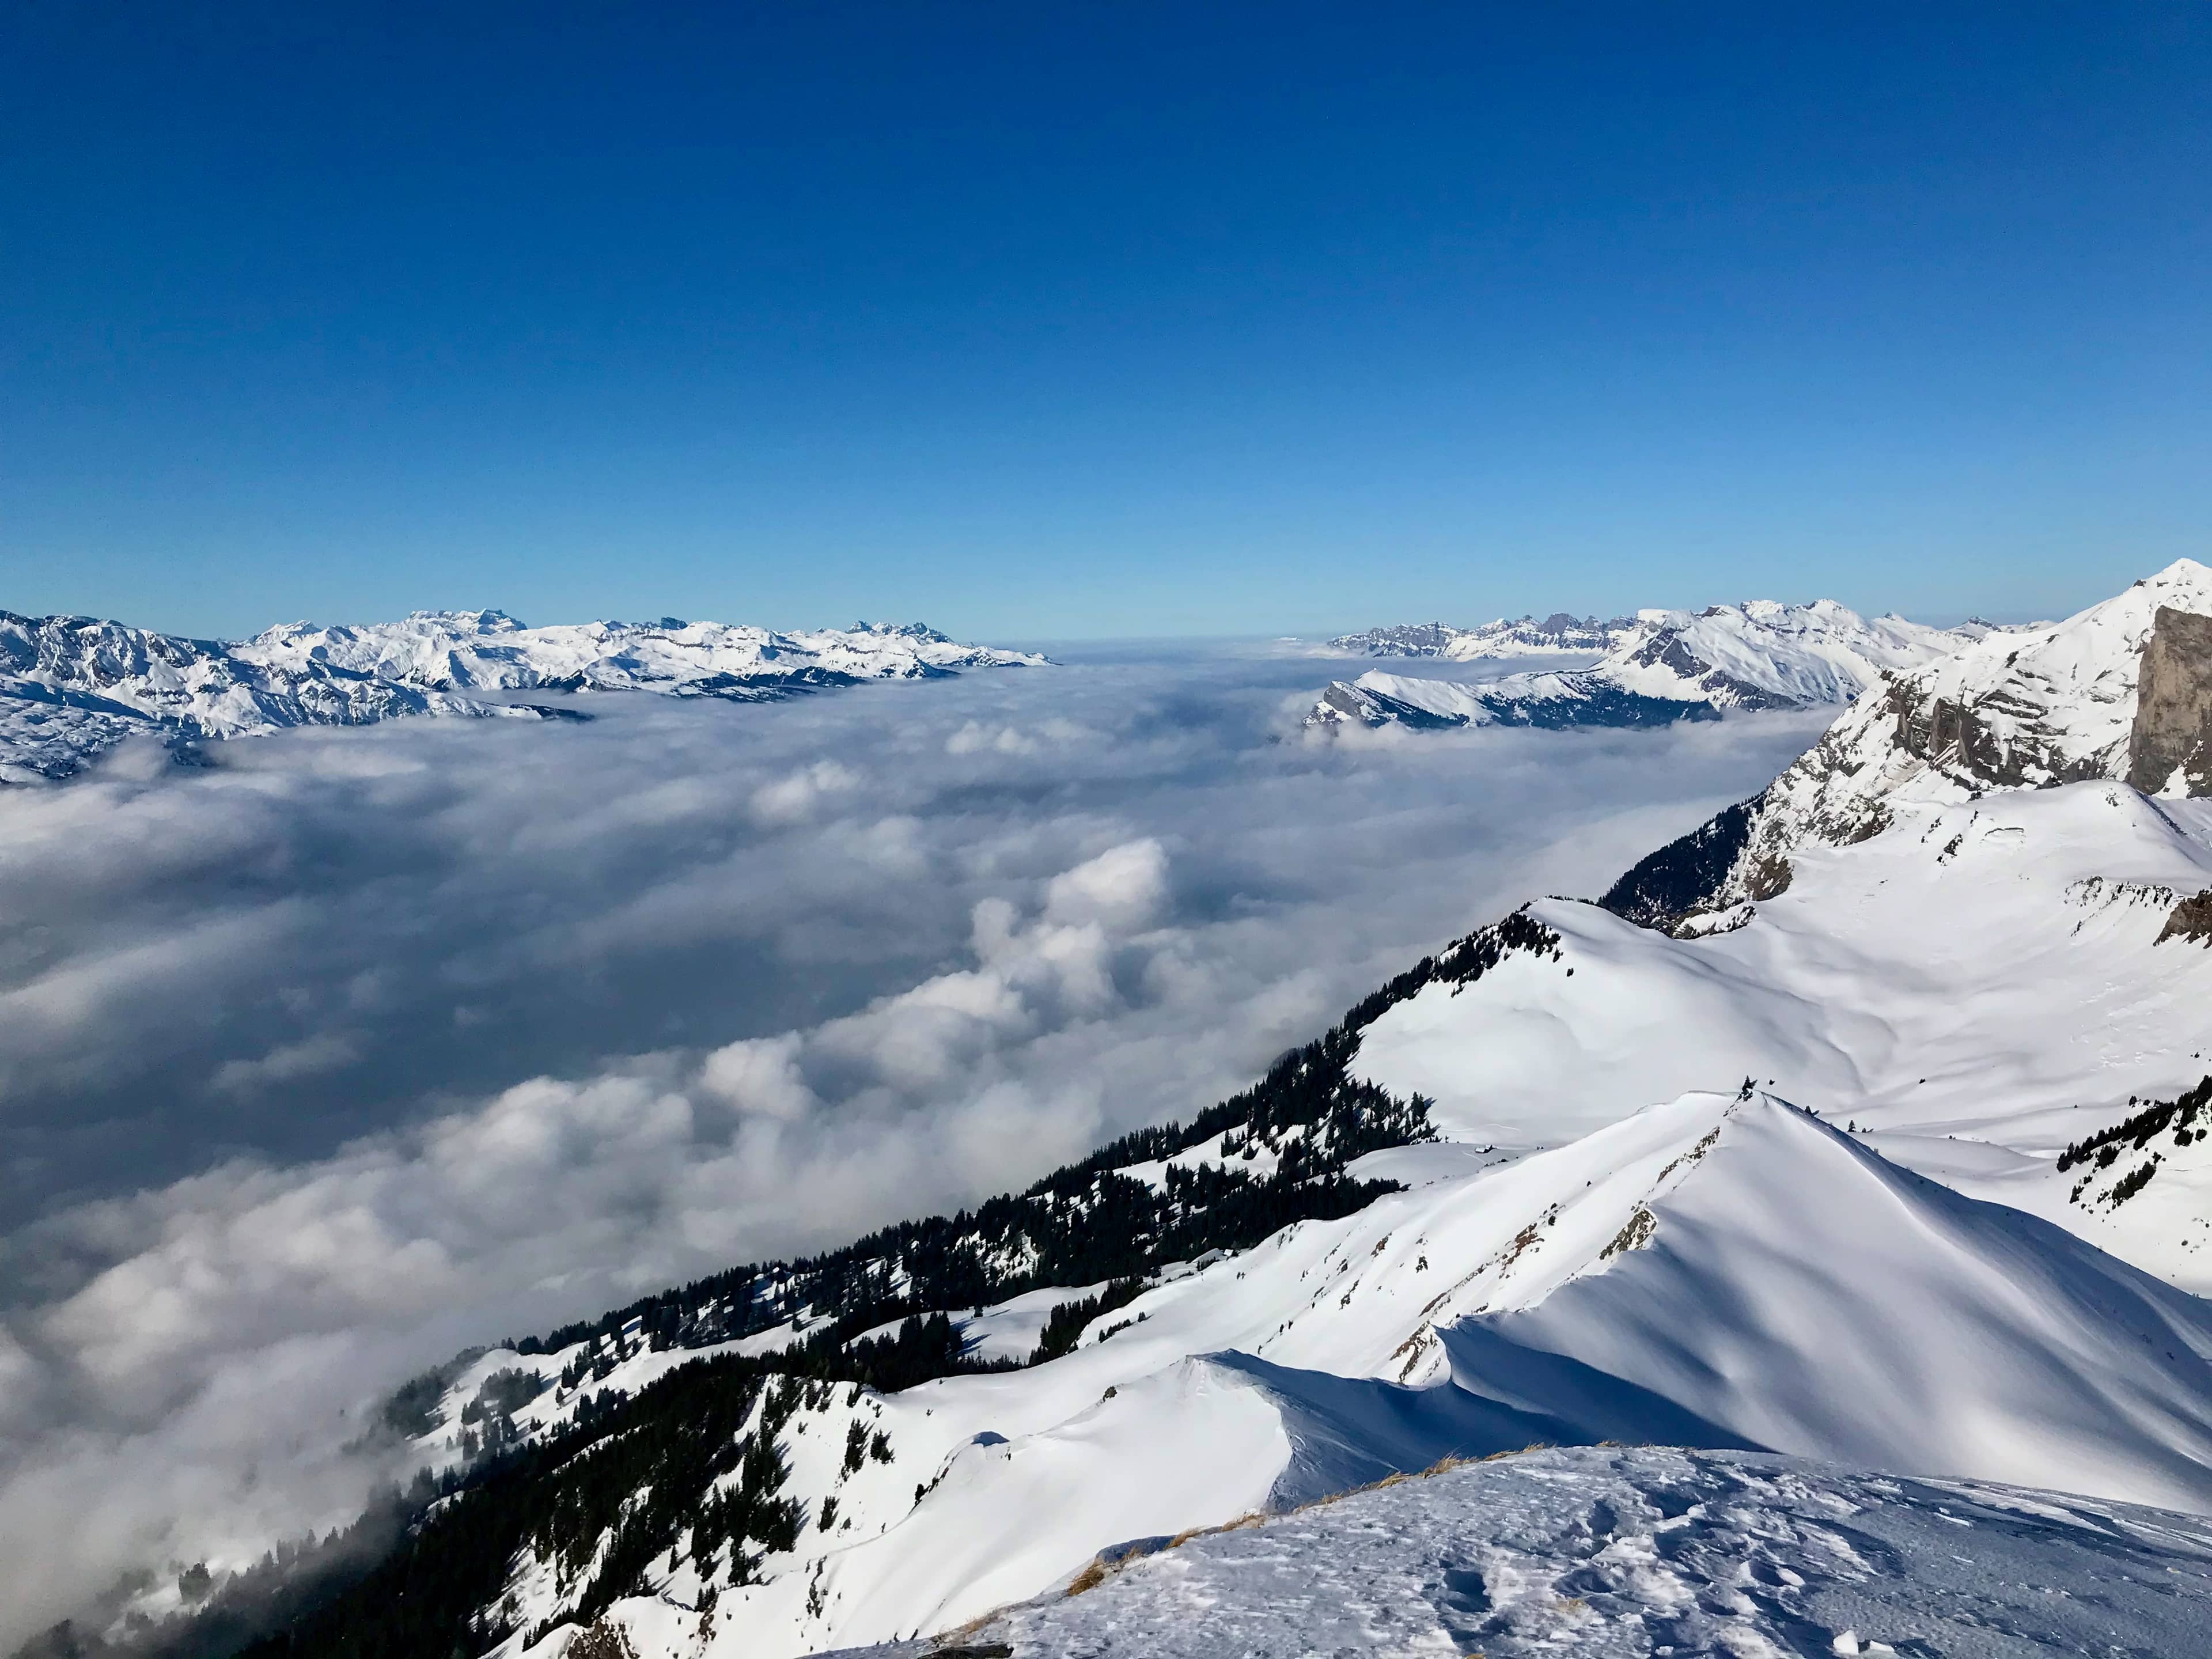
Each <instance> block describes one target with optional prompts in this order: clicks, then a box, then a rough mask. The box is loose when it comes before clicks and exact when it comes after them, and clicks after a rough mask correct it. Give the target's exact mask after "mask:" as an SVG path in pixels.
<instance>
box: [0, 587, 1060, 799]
mask: <svg viewBox="0 0 2212 1659" xmlns="http://www.w3.org/2000/svg"><path fill="white" fill-rule="evenodd" d="M1044 661H1045V659H1044V658H1042V657H1039V656H1033V655H1030V654H1029V653H1024V652H1019V651H1000V650H994V649H992V648H990V647H985V646H977V645H962V644H958V643H956V642H955V641H951V640H949V639H947V638H946V637H945V635H942V634H939V633H938V632H936V631H935V630H934V629H928V628H924V627H921V626H918V625H914V624H908V625H905V626H885V625H883V624H880V623H854V625H853V626H852V627H851V628H849V629H819V630H814V631H799V632H790V633H784V632H778V631H776V630H775V629H766V628H753V627H740V626H732V625H731V624H729V623H714V622H684V621H682V620H680V619H678V618H677V617H662V618H661V619H660V620H659V622H656V623H617V622H595V623H574V624H570V625H567V626H560V627H550V628H526V627H525V626H524V625H523V624H522V623H519V622H517V621H516V620H515V619H514V618H513V617H510V616H508V615H507V614H506V613H505V612H504V611H416V612H415V613H414V614H413V615H411V616H410V617H406V618H405V619H404V620H403V621H400V622H394V623H365V624H362V625H360V626H355V627H321V626H318V625H316V624H313V623H287V624H285V625H283V626H281V627H277V628H272V629H269V630H268V631H267V632H265V633H262V634H257V635H254V636H253V637H252V639H249V640H240V641H232V642H223V641H215V640H193V639H186V638H184V637H182V636H181V635H174V634H156V633H152V632H149V631H148V630H146V629H138V628H131V627H126V626H125V625H124V624H123V623H114V622H102V621H98V620H95V619H94V618H91V617H19V616H16V615H15V614H14V613H12V612H9V611H0V782H27V781H33V780H38V779H54V778H63V777H67V776H69V775H71V774H73V773H75V772H76V771H78V770H80V769H82V768H83V767H84V766H85V765H86V764H87V763H88V762H90V761H92V760H93V759H94V758H96V757H98V756H100V754H102V753H104V752H105V751H106V750H109V749H111V748H112V747H114V746H115V745H116V744H118V743H120V742H122V741H123V740H124V739H125V738H129V737H131V736H134V735H137V734H142V733H143V734H151V735H153V736H155V737H157V738H162V739H164V740H167V741H169V742H172V743H187V742H191V741H193V740H196V739H203V738H233V737H239V736H243V735H247V734H250V733H254V732H269V731H275V730H278V729H281V728H283V727H286V726H365V725H368V724H369V723H371V722H373V721H377V720H392V719H395V718H399V717H403V716H410V715H444V716H449V717H459V718H470V719H491V718H501V717H504V718H513V719H524V720H529V719H544V718H547V717H550V716H556V715H557V716H565V717H568V718H580V717H582V716H581V715H580V711H579V710H577V709H575V708H573V707H571V706H568V705H567V704H565V703H562V704H553V703H545V702H529V701H521V700H516V699H515V698H514V697H513V696H512V694H514V693H532V692H539V693H547V694H573V693H582V692H597V691H649V692H658V693H660V694H662V695H665V696H678V697H719V698H723V699H726V700H728V701H732V702H764V701H768V700H771V699H775V698H781V697H789V696H799V695H802V694H805V693H807V692H811V691H819V690H825V689H828V688H829V687H833V686H843V685H855V684H860V682H861V681H863V680H880V679H926V678H934V677H937V676H941V675H946V674H954V673H958V672H960V671H963V670H966V669H971V668H999V667H1027V666H1037V665H1042V664H1043V663H1044ZM501 694H508V695H506V696H502V695H501Z"/></svg>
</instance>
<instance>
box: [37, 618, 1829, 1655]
mask: <svg viewBox="0 0 2212 1659" xmlns="http://www.w3.org/2000/svg"><path fill="white" fill-rule="evenodd" d="M1311 673H1312V670H1311V665H1310V664H1304V665H1301V664H1298V663H1296V662H1285V661H1284V660H1282V659H1267V658H1264V657H1258V656H1240V655H1237V654H1234V653H1225V652H1216V653H1204V652H1197V651H1162V652H1158V653H1148V654H1134V653H1123V654H1122V655H1121V656H1118V657H1110V658H1109V657H1103V656H1101V657H1094V658H1091V659H1079V660H1078V661H1076V662H1074V663H1073V664H1071V665H1068V666H1066V667H1065V668H1063V669H1060V670H1056V671H1048V672H1035V673H1031V672H1022V673H1006V674H997V675H976V676H969V677H968V678H963V679H961V680H959V681H957V682H951V683H940V684H922V685H897V686H883V687H867V688H862V689H861V690H857V691H853V692H848V693H845V694H841V695H839V696H830V697H823V698H821V699H817V700H813V701H810V702H800V703H794V704H788V705H781V706H774V707H765V708H762V707H730V706H726V705H720V704H704V705H700V704H673V703H668V702H662V701H661V700H658V699H643V698H639V699H629V698H619V699H611V700H608V701H607V702H603V703H601V704H599V705H597V707H598V708H599V709H600V710H601V712H602V718H600V719H599V720H595V721H594V722H592V724H590V725H586V726H566V725H556V726H539V725H534V724H525V723H523V722H507V721H496V722H483V723H474V722H470V723H453V724H450V725H447V724H436V723H430V722H421V723H415V724H404V725H395V726H384V727H375V728H369V729H367V730H362V731H355V732H294V733H289V734H285V735H283V736H281V737H278V738H267V739H258V740H252V741H246V742H240V743H235V744H230V745H228V746H225V747H222V748H220V749H218V750H216V755H215V760H216V763H215V764H214V765H213V766H212V767H211V768H210V769H207V770H204V771H198V772H188V771H183V770H179V769H175V768H173V767H169V766H167V765H166V764H165V763H161V762H160V760H159V759H158V757H155V756H152V755H149V754H137V755H133V754H127V753H126V754H125V755H122V756H118V757H117V759H116V760H115V761H114V762H113V763H111V764H110V765H108V766H107V767H106V768H104V769H102V770H101V771H100V772H99V773H97V774H95V775H94V776H92V777H91V778H89V779H88V780H85V781H82V782H79V783H76V784H74V785H71V786H70V787H64V788H61V789H53V790H45V789H41V790H27V791H11V792H9V793H5V794H0V1114H4V1129H5V1145H6V1152H5V1154H4V1156H5V1158H6V1160H7V1162H6V1166H5V1169H4V1172H0V1202H3V1203H4V1206H5V1208H4V1211H0V1217H4V1219H0V1287H4V1290H0V1297H4V1300H3V1301H0V1321H4V1323H0V1447H4V1448H5V1449H4V1450H0V1608H4V1609H6V1613H5V1614H4V1615H0V1644H7V1643H11V1642H12V1641H13V1640H15V1639H16V1638H21V1636H23V1635H25V1634H27V1632H29V1631H31V1630H33V1629H35V1628H38V1627H40V1626H43V1625H44V1624H46V1623H50V1622H52V1620H53V1619H56V1618H58V1617H60V1616H63V1615H64V1613H68V1612H70V1611H71V1610H72V1608H74V1607H76V1606H77V1605H78V1604H79V1603H80V1602H81V1601H82V1600H83V1599H84V1597H85V1596H87V1595H90V1594H92V1593H94V1592H95V1591H97V1590H99V1589H100V1588H102V1587H103V1586H104V1585H106V1583H110V1582H112V1580H113V1578H114V1577H115V1576H116V1575H117V1574H118V1572H119V1571H124V1570H125V1569H127V1568H130V1567H131V1566H134V1565H141V1564H147V1563H151V1564H154V1565H157V1566H158V1565H161V1564H163V1563H165V1562H167V1561H169V1560H172V1559H179V1560H190V1559H200V1558H201V1557H202V1556H210V1555H211V1556H213V1557H214V1558H215V1559H218V1560H221V1559H223V1557H224V1556H225V1554H226V1553H239V1552H250V1553H254V1554H258V1553H259V1551H260V1549H261V1548H263V1547H264V1546H265V1545H266V1543H267V1542H268V1541H269V1540H270V1538H272V1537H274V1536H276V1535H278V1534H286V1533H296V1532H297V1531H299V1530H300V1529H301V1528H303V1527H305V1526H308V1525H313V1526H316V1527H321V1528H327V1527H328V1526H330V1525H332V1524H334V1523H337V1522H342V1521H343V1520H345V1519H347V1518H349V1516H350V1513H351V1511H352V1510H353V1508H354V1507H355V1506H356V1504H357V1503H358V1501H359V1498H360V1496H361V1493H362V1490H363V1488H364V1486H365V1484H366V1482H367V1480H368V1479H369V1478H370V1477H371V1475H372V1474H374V1470H372V1469H370V1468H368V1467H366V1466H365V1464H364V1462H363V1461H362V1459H359V1458H357V1457H347V1456H343V1455H339V1453H338V1450H337V1449H338V1448H339V1447H340V1446H341V1445H343V1443H344V1442H346V1441H347V1440H348V1439H349V1438H350V1437H351V1434H352V1429H351V1425H356V1424H357V1423H358V1422H359V1420H360V1419H361V1416H362V1413H363V1412H364V1411H365V1410H366V1409H367V1408H368V1406H369V1405H370V1403H371V1402H372V1401H374V1399H375V1398H376V1397H377V1396H378V1395H380V1393H381V1392H383V1391H384V1390H386V1389H388V1388H389V1387H390V1386H391V1384H392V1383H393V1382H395V1381H396V1380H398V1378H399V1377H401V1376H404V1375H406V1374H408V1373H409V1372H410V1371H411V1370H417V1369H420V1368H421V1367H422V1365H423V1364H426V1363H429V1362H432V1361H435V1359H437V1358H441V1357H443V1355H444V1354H446V1353H447V1352H451V1351H452V1350H453V1349H454V1348H456V1347H458V1346H462V1345H463V1344H465V1343H470V1342H481V1341H484V1340H490V1339H494V1338H496V1337H497V1336H499V1335H501V1334H523V1333H525V1332H526V1331H529V1330H532V1329H538V1328H544V1327H545V1326H547V1325H550V1323H552V1322H556V1321H558V1320H560V1319H563V1318H568V1317H573V1316H578V1315H582V1314H588V1313H592V1312H596V1311H598V1310H600V1309H601V1308H603V1307H605V1306H607V1305H610V1304H611V1303H613V1302H615V1301H617V1300H619V1299H622V1298H623V1297H627V1296H629V1295H630V1294H633V1293H635V1292H636V1291H641V1290H646V1289H650V1288H653V1287H655V1286H658V1285H662V1284H665V1283H667V1282H671V1281H673V1280H678V1279H684V1278H686V1277H689V1276H692V1275H695V1274H696V1273H702V1272H705V1271H709V1270H712V1269H714V1268H717V1267H724V1266H726V1265H729V1264H730V1263H731V1262H733V1261H741V1260H747V1259H752V1258H757V1257H759V1256H761V1255H769V1254H780V1253H787V1252H791V1251H795V1250H801V1249H810V1248H817V1247H821V1246H825V1245H830V1244H835V1243H841V1242H842V1241H843V1240H845V1239H846V1238H848V1237H851V1236H852V1235H854V1233H855V1232H857V1231H861V1230H864V1229H866V1228H867V1227H869V1226H872V1225H878V1224H879V1223H881V1222H884V1221H885V1220H889V1219H891V1218H895V1217H897V1216H901V1215H908V1214H914V1213H917V1212H927V1211H929V1210H933V1209H936V1208H941V1207H946V1206H955V1205H957V1204H960V1203H963V1202H965V1201H969V1200H973V1199H975V1198H976V1197H978V1196H980V1195H982V1194H987V1193H989V1192H993V1191H997V1190H1000V1189H1002V1188H1006V1187H1007V1186H1009V1185H1012V1184H1015V1183H1018V1182H1022V1181H1024V1180H1026V1179H1028V1178H1030V1177H1031V1176H1035V1175H1036V1174H1038V1173H1041V1172H1042V1170H1046V1169H1048V1168H1049V1167H1051V1166H1052V1165H1054V1164H1057V1163H1059V1162H1061V1161H1063V1160H1065V1159H1066V1158H1069V1157H1071V1156H1073V1155H1075V1154H1076V1153H1079V1152H1081V1151H1083V1150H1085V1148H1087V1147H1089V1146H1091V1145H1093V1144H1095V1143H1096V1142H1097V1141H1098V1140H1099V1139H1103V1138H1104V1137H1106V1136H1109V1135H1111V1134H1113V1133H1119V1132H1120V1131H1121V1130H1123V1129H1125V1128H1127V1127H1133V1126H1134V1125H1136V1124H1139V1123H1142V1122H1146V1121H1157V1120H1158V1119H1159V1118H1162V1117H1164V1116H1171V1115H1188V1113H1189V1112H1191V1111H1193V1110H1194V1109H1198V1108H1200V1107H1202V1106H1204V1105H1206V1104H1209V1103H1212V1101H1213V1100H1215V1099H1217V1098H1218V1097H1221V1096H1223V1095H1225V1094H1226V1093H1228V1092H1230V1091H1232V1090H1234V1089H1236V1088H1237V1087H1240V1086H1242V1085H1243V1084H1245V1083H1246V1082H1248V1081H1249V1079H1251V1077H1252V1076H1253V1075H1255V1073H1257V1072H1258V1071H1259V1070H1260V1069H1261V1067H1262V1066H1264V1065H1265V1064H1266V1062H1267V1060H1269V1059H1270V1058H1271V1057H1272V1056H1273V1054H1276V1053H1278V1052H1279V1050H1280V1049H1281V1048H1284V1047H1285V1046H1286V1045H1288V1044H1289V1043H1291V1042H1297V1041H1300V1040H1303V1039H1304V1038H1305V1037H1308V1036H1312V1035H1314V1034H1315V1033H1316V1032H1317V1031H1318V1030H1321V1029H1322V1027H1323V1026H1324V1025H1326V1024H1328V1022H1329V1021H1330V1020H1332V1019H1333V1018H1334V1017H1335V1016H1336V1015H1337V1014H1338V1013H1340V1012H1341V1011H1342V1010H1343V1008H1344V1007H1345V1006H1347V1005H1348V1004H1349V1003H1350V1002H1351V1001H1352V1000H1354V999H1356V998H1357V997H1358V995H1360V994H1363V993H1364V992H1365V991H1367V990H1369V989H1370V988H1371V987H1373V986H1374V985H1375V984H1376V982H1378V981H1380V980H1381V979H1382V978H1383V977H1384V976H1385V975H1388V974H1389V973H1391V972H1394V971H1395V970H1396V969H1399V968H1401V967H1402V966H1404V965H1405V964H1406V963H1407V961H1408V960H1409V959H1411V958H1412V957H1414V956H1417V955H1419V953H1420V952H1421V951H1424V950H1426V949H1429V948H1431V947H1433V946H1434V945H1437V944H1438V943H1440V942H1442V941H1443V939H1447V938H1449V937H1451V936H1452V935H1454V934H1455V933H1461V932H1464V931H1465V930H1466V929H1467V928H1468V927H1472V926H1474V925H1475V924H1477V923H1479V922H1480V921H1485V920H1487V919H1489V918H1490V917H1491V916H1492V915H1496V914H1497V913H1498V911H1500V910H1501V909H1503V908H1507V907H1509V906H1510V905H1511V904H1512V903H1515V902H1518V901H1519V900H1520V899H1522V898H1523V897H1525V896H1529V895H1530V894H1532V893H1536V892H1543V891H1565V892H1584V893H1588V892H1594V891H1595V890H1597V889H1599V888H1600V887H1601V886H1602V885H1603V884H1605V883H1606V882H1607V880H1609V879H1610V878H1611V877H1612V876H1613V875H1614V874H1616V873H1618V872H1619V870H1620V868H1622V867H1624V866H1626V864H1627V863H1629V862H1630V861H1632V860H1633V859H1634V858H1635V857H1637V856H1638V855H1639V854H1641V853H1643V852H1644V851H1646V850H1648V849H1649V848H1650V847H1651V846H1653V845H1656V843H1657V842H1660V841H1662V840H1664V839H1665V838H1667V837H1668V836H1671V835H1673V834H1675V833H1678V832H1679V831H1680V830H1681V829H1685V828H1687V827H1688V826H1689V825H1690V824H1691V823H1694V822H1695V821H1697V820H1698V819H1699V817H1701V816H1702V815H1704V814H1705V813H1706V812H1708V811H1711V809H1712V808H1713V807H1715V806H1717V805H1720V804H1722V803H1723V802H1725V801H1728V800H1731V799H1737V798H1740V797H1741V796H1742V795H1744V794H1746V793H1749V792H1750V791H1752V790H1753V789H1755V788H1756V787H1759V785H1760V784H1761V783H1763V782H1764V781H1765V780H1766V779H1767V778H1768V777H1769V776H1771V775H1772V774H1773V773H1774V772H1775V771H1777V770H1778V769H1779V768H1780V767H1781V766H1782V765H1783V764H1784V763H1786V761H1787V760H1788V759H1789V757H1790V756H1791V755H1793V754H1794V753H1796V750H1798V749H1799V748H1800V747H1802V744H1803V743H1804V742H1805V741H1806V740H1807V739H1808V738H1809V737H1810V735H1811V734H1812V732H1813V730H1814V726H1815V724H1816V722H1812V721H1808V720H1805V719H1802V718H1797V717H1792V718H1790V719H1763V720H1732V721H1729V722H1725V723H1723V724H1722V725H1720V726H1692V727H1686V728H1682V729H1680V730H1676V731H1671V732H1641V733H1619V734H1606V733H1583V734H1572V733H1539V732H1498V731H1479V732H1463V733H1442V734H1433V735H1418V736H1417V735H1409V734H1395V733H1394V734H1389V736H1388V737H1387V738H1384V739H1383V740H1376V741H1364V742H1348V743H1347V742H1340V743H1335V744H1310V743H1307V742H1305V741H1303V740H1301V739H1299V738H1297V737H1296V736H1295V726H1294V720H1292V719H1291V718H1290V717H1291V716H1292V715H1294V714H1295V713H1296V712H1297V709H1298V708H1299V707H1300V706H1301V704H1302V701H1303V699H1302V698H1301V696H1300V695H1299V694H1300V693H1302V692H1303V693H1309V694H1310V689H1311ZM1286 734H1290V735H1288V736H1287V737H1286ZM62 1516H67V1517H68V1524H67V1525H66V1526H64V1525H61V1524H59V1521H58V1518H59V1517H62Z"/></svg>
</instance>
